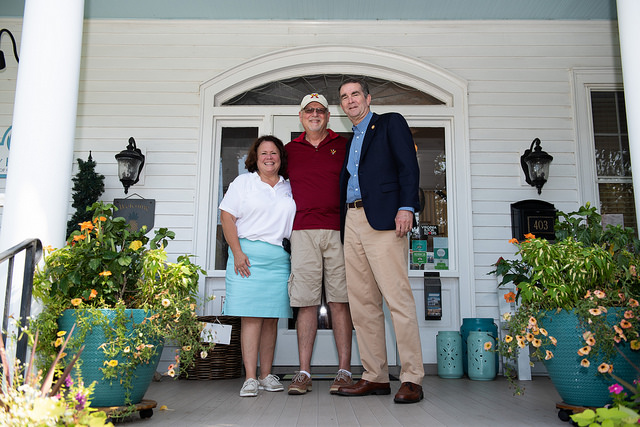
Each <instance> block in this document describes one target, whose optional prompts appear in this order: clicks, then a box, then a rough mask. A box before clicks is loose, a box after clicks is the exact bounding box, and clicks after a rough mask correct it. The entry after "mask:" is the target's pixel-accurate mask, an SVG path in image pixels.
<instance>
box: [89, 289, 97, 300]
mask: <svg viewBox="0 0 640 427" xmlns="http://www.w3.org/2000/svg"><path fill="white" fill-rule="evenodd" d="M97 296H98V291H96V290H95V289H91V293H90V294H89V299H94V298H95V297H97Z"/></svg>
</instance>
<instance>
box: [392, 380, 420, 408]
mask: <svg viewBox="0 0 640 427" xmlns="http://www.w3.org/2000/svg"><path fill="white" fill-rule="evenodd" d="M422 399H424V393H423V392H422V386H421V385H418V384H414V383H410V382H404V383H402V385H401V386H400V390H398V392H397V393H396V397H395V398H394V399H393V401H394V402H396V403H416V402H420V401H421V400H422Z"/></svg>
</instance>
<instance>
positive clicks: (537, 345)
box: [531, 338, 542, 348]
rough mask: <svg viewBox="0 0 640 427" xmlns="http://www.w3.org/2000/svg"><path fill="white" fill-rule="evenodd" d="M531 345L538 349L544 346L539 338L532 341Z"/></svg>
mask: <svg viewBox="0 0 640 427" xmlns="http://www.w3.org/2000/svg"><path fill="white" fill-rule="evenodd" d="M531 344H533V346H534V347H536V348H538V347H540V346H541V345H542V341H541V340H540V339H538V338H535V339H534V340H533V341H531Z"/></svg>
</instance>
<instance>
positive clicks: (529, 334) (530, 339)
mask: <svg viewBox="0 0 640 427" xmlns="http://www.w3.org/2000/svg"><path fill="white" fill-rule="evenodd" d="M527 341H529V342H531V341H533V334H532V333H531V332H527Z"/></svg>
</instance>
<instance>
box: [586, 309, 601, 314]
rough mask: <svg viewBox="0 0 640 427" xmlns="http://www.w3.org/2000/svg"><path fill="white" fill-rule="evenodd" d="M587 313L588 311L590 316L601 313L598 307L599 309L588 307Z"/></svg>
mask: <svg viewBox="0 0 640 427" xmlns="http://www.w3.org/2000/svg"><path fill="white" fill-rule="evenodd" d="M589 313H590V314H591V315H592V316H600V315H601V314H602V311H600V309H599V308H590V309H589Z"/></svg>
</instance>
